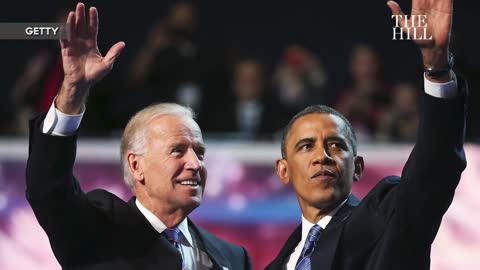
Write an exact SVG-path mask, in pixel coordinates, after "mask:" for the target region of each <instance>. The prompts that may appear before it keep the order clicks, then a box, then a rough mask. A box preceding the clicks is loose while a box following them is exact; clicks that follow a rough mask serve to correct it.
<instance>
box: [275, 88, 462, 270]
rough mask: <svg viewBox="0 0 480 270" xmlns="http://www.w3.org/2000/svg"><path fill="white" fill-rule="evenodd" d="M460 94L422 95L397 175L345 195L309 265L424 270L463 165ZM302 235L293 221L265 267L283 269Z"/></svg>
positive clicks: (326, 269) (318, 269)
mask: <svg viewBox="0 0 480 270" xmlns="http://www.w3.org/2000/svg"><path fill="white" fill-rule="evenodd" d="M458 82H459V87H460V89H462V93H466V87H465V86H464V85H463V82H462V81H461V80H459V81H458ZM465 96H466V94H462V95H460V96H458V97H456V98H453V99H440V98H435V97H432V96H429V95H427V94H423V97H422V99H423V102H422V108H421V111H422V112H421V119H420V125H419V131H418V135H417V141H416V144H415V147H414V149H413V151H412V153H411V154H410V157H409V159H408V161H407V163H406V164H405V166H404V168H403V171H402V175H401V177H398V176H389V177H386V178H384V179H382V180H381V181H380V182H379V183H378V184H377V185H376V186H375V187H374V188H373V189H372V190H371V191H370V192H369V193H368V194H367V196H366V197H365V198H364V199H363V200H362V201H360V200H358V199H357V198H355V197H354V196H350V197H349V198H348V200H347V203H346V204H344V205H343V206H342V207H341V208H340V209H339V211H338V212H337V213H336V214H335V216H334V217H333V218H332V220H331V221H330V223H329V224H328V225H327V227H326V228H325V230H324V231H323V233H322V235H321V236H320V238H319V240H318V241H317V243H316V247H315V250H314V252H313V254H312V257H311V262H312V269H315V270H330V269H331V270H333V269H335V270H337V269H338V270H347V269H348V270H353V269H354V270H363V269H365V270H367V269H368V270H396V269H398V270H405V269H412V270H421V269H429V268H430V249H431V244H432V242H433V240H434V238H435V236H436V234H437V231H438V228H439V226H440V222H441V220H442V216H443V215H444V213H445V212H446V211H447V209H448V207H449V206H450V203H451V202H452V199H453V195H454V192H455V188H456V186H457V184H458V182H459V180H460V176H461V172H462V171H463V170H464V168H465V166H466V159H465V154H464V151H463V139H464V128H465V126H464V123H465ZM301 235H302V232H301V225H299V226H298V227H297V228H296V230H295V231H294V232H293V234H291V235H290V237H289V238H288V240H287V242H286V243H285V245H284V246H283V248H282V249H281V251H280V253H279V254H278V256H277V257H276V258H275V259H274V260H273V262H271V263H270V264H269V265H268V266H267V267H266V269H267V270H277V269H283V267H284V265H285V262H286V259H287V258H288V257H289V256H290V255H291V254H292V252H293V250H294V249H295V247H296V246H297V245H298V243H299V242H300V238H301Z"/></svg>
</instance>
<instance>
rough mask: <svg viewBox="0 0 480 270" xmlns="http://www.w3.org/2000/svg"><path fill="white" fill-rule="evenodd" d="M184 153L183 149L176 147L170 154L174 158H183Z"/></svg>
mask: <svg viewBox="0 0 480 270" xmlns="http://www.w3.org/2000/svg"><path fill="white" fill-rule="evenodd" d="M184 152H185V149H184V148H183V147H181V146H176V147H173V148H172V151H171V154H172V155H174V156H176V157H181V156H183V154H184Z"/></svg>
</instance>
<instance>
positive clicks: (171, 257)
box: [118, 197, 182, 269]
mask: <svg viewBox="0 0 480 270" xmlns="http://www.w3.org/2000/svg"><path fill="white" fill-rule="evenodd" d="M135 200H136V198H135V197H132V198H131V199H130V200H129V201H128V205H129V206H130V207H128V208H129V209H124V212H120V213H119V215H118V218H121V219H122V220H123V224H126V226H127V227H126V228H124V230H125V233H124V234H123V235H131V238H132V239H131V240H130V242H129V243H136V242H137V241H140V243H141V244H139V246H144V247H151V249H149V250H145V251H142V252H152V254H151V256H150V257H151V258H155V261H156V262H157V264H158V265H162V267H164V269H178V268H180V267H181V264H182V262H181V260H182V257H181V255H180V253H179V252H178V250H177V249H176V248H175V247H174V246H173V245H172V244H171V243H170V242H169V241H168V240H167V238H166V237H165V236H164V235H163V234H160V233H158V232H157V231H156V230H155V229H154V228H153V227H152V225H151V224H150V222H149V221H148V220H147V219H146V218H145V216H144V215H143V214H142V212H140V210H139V209H138V208H137V205H136V204H135ZM132 232H135V233H132ZM127 237H128V236H127Z"/></svg>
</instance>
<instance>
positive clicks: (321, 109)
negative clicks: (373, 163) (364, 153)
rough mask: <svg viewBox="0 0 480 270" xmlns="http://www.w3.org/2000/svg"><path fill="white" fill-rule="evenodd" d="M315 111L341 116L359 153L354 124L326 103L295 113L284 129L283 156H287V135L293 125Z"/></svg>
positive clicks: (348, 137)
mask: <svg viewBox="0 0 480 270" xmlns="http://www.w3.org/2000/svg"><path fill="white" fill-rule="evenodd" d="M313 113H318V114H322V113H326V114H331V115H335V116H338V117H340V119H342V120H343V122H345V124H346V126H347V132H346V133H347V134H346V135H347V139H348V140H349V141H350V145H352V149H353V155H354V156H356V155H357V136H356V135H355V130H353V127H352V125H351V124H350V122H349V121H348V119H347V118H346V117H345V116H343V114H341V113H339V112H337V111H336V110H334V109H332V108H330V107H328V106H326V105H311V106H308V107H306V108H305V109H303V110H302V111H300V112H299V113H297V114H295V116H293V117H292V119H291V120H290V122H288V124H287V126H286V127H285V128H284V129H283V134H282V158H283V159H286V158H287V146H286V144H287V137H288V134H289V133H290V129H291V128H292V125H293V124H294V123H295V121H297V120H298V119H299V118H300V117H302V116H305V115H307V114H313Z"/></svg>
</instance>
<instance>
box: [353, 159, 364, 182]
mask: <svg viewBox="0 0 480 270" xmlns="http://www.w3.org/2000/svg"><path fill="white" fill-rule="evenodd" d="M353 163H354V166H355V170H354V172H353V181H355V182H357V181H358V180H360V177H362V174H363V169H364V168H365V164H364V163H363V157H362V156H356V157H354V158H353Z"/></svg>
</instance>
